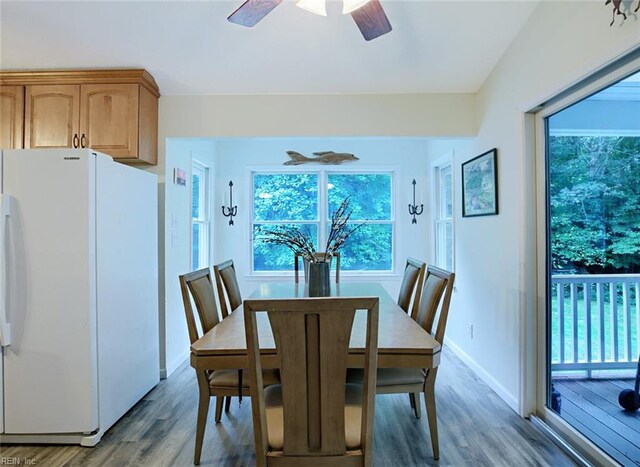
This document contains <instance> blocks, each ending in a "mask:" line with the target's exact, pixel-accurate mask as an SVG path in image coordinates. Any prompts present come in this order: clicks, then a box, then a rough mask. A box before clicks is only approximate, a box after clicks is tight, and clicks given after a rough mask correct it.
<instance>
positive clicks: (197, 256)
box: [191, 161, 209, 270]
mask: <svg viewBox="0 0 640 467" xmlns="http://www.w3.org/2000/svg"><path fill="white" fill-rule="evenodd" d="M191 174H192V175H191V181H192V190H193V191H192V195H191V240H192V243H191V266H192V269H194V270H195V269H201V268H204V267H207V266H208V265H209V202H208V200H209V169H208V168H207V167H205V166H204V165H202V164H200V163H199V162H196V161H194V162H193V166H192V169H191Z"/></svg>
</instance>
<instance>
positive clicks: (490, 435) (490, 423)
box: [0, 347, 574, 467]
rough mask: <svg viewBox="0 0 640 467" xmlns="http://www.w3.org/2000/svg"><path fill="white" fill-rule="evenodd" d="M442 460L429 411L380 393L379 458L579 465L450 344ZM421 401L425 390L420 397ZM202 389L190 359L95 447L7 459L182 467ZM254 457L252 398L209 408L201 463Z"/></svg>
mask: <svg viewBox="0 0 640 467" xmlns="http://www.w3.org/2000/svg"><path fill="white" fill-rule="evenodd" d="M436 399H437V409H438V432H439V438H440V460H439V461H434V460H433V457H432V456H433V453H432V451H431V442H430V437H429V428H428V425H427V417H426V413H425V411H424V410H423V415H422V418H421V419H416V418H415V416H414V415H413V412H412V409H411V407H410V405H409V400H408V398H407V396H406V395H404V394H398V395H380V396H378V397H377V398H376V407H375V427H374V430H375V431H374V438H375V439H374V466H376V467H382V466H389V467H412V466H421V467H423V466H439V467H449V466H451V467H454V466H456V467H459V466H467V465H468V466H474V467H475V466H491V467H493V466H505V467H511V466H514V465H518V466H554V467H555V466H571V465H574V464H573V463H572V462H571V461H570V460H569V459H568V458H567V457H566V456H565V455H564V454H563V453H562V451H560V449H558V448H557V447H556V446H555V444H553V443H552V442H551V441H550V440H549V439H548V438H547V437H545V436H544V435H543V434H541V433H540V432H539V431H537V430H536V429H535V428H534V427H533V425H531V423H529V422H528V421H527V420H524V419H522V418H520V417H519V416H518V415H517V414H516V413H515V412H513V410H511V408H509V407H508V406H507V404H505V402H504V401H502V400H501V399H500V398H499V397H498V395H497V394H495V393H494V392H493V391H492V390H491V389H490V388H489V387H488V386H487V385H486V384H484V383H483V382H482V381H481V380H480V379H478V378H477V377H476V375H475V374H474V373H473V372H472V371H471V370H469V368H468V367H466V366H465V365H464V363H463V362H462V361H461V360H459V359H458V358H457V357H455V355H454V354H453V353H452V352H451V351H450V350H449V349H448V348H446V347H445V348H444V349H443V356H442V364H441V367H440V370H439V374H438V380H437V382H436ZM419 400H420V403H421V404H422V405H423V409H424V398H420V399H419ZM197 404H198V390H197V383H196V379H195V375H194V373H193V370H192V369H191V368H190V367H189V366H188V363H185V364H184V365H183V366H181V367H180V368H179V369H178V370H177V371H176V372H175V373H174V374H173V375H172V376H171V377H170V378H169V379H168V380H164V381H161V382H160V384H158V386H156V388H154V389H153V390H152V391H151V392H150V393H149V394H147V395H146V396H145V397H144V398H143V400H142V401H140V402H139V403H138V404H137V405H136V406H135V407H133V408H132V409H131V410H130V411H129V412H128V413H127V414H126V415H125V416H124V417H123V418H122V419H121V420H119V421H118V423H116V424H115V425H114V426H113V427H112V428H111V430H109V431H108V432H107V433H106V434H105V436H104V437H103V439H102V441H101V442H100V443H99V444H98V445H97V446H96V447H94V448H84V447H80V446H22V445H17V446H12V445H5V446H0V456H1V457H10V458H12V457H16V458H21V459H33V460H36V462H37V465H39V466H47V467H59V466H65V467H70V466H87V467H94V466H95V467H97V466H100V467H102V466H106V467H111V466H113V467H128V466H143V467H145V466H151V467H157V466H158V467H164V466H166V467H182V466H191V465H193V449H194V440H195V426H196V410H197ZM254 464H255V455H254V445H253V427H252V424H251V401H250V399H249V398H244V399H243V402H242V405H240V406H239V405H238V400H237V398H234V399H233V403H232V407H231V411H230V412H229V413H227V414H225V415H224V416H223V419H222V423H218V424H216V423H214V421H213V410H211V411H210V414H209V419H208V421H207V428H206V432H205V437H204V445H203V449H202V459H201V465H203V466H215V467H226V466H230V467H236V466H252V465H254Z"/></svg>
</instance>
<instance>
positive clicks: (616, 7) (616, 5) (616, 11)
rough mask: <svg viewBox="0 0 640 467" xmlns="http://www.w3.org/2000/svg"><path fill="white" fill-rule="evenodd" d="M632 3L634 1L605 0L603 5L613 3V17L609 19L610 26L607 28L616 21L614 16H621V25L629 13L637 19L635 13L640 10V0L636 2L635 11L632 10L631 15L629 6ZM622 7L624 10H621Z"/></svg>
mask: <svg viewBox="0 0 640 467" xmlns="http://www.w3.org/2000/svg"><path fill="white" fill-rule="evenodd" d="M634 1H635V0H607V1H606V2H604V4H605V5H608V4H609V3H613V17H612V18H611V24H610V25H609V26H613V23H614V22H615V20H616V15H622V23H624V22H625V20H626V19H627V15H626V13H629V14H631V15H633V16H635V17H636V19H637V16H636V13H637V12H638V10H640V0H638V6H636V9H635V10H633V13H632V12H631V6H632V4H633V2H634ZM623 6H624V10H622V7H623ZM622 23H621V24H622Z"/></svg>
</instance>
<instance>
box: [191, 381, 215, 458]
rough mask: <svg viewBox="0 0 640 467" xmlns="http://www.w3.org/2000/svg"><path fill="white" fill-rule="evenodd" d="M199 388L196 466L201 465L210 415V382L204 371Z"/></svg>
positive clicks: (194, 455) (194, 456)
mask: <svg viewBox="0 0 640 467" xmlns="http://www.w3.org/2000/svg"><path fill="white" fill-rule="evenodd" d="M197 377H198V388H199V390H200V391H199V400H198V420H197V422H196V447H195V452H194V454H193V463H194V464H195V465H199V464H200V454H201V453H202V441H203V440H204V429H205V428H206V426H207V415H208V414H209V401H210V400H211V395H210V394H209V382H208V381H207V377H206V375H205V374H204V372H203V371H200V372H198V374H197Z"/></svg>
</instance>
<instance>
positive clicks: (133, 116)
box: [0, 70, 160, 165]
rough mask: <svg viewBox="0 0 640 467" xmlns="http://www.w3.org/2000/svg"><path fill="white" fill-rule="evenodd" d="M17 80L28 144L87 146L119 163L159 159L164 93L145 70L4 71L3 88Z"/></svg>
mask: <svg viewBox="0 0 640 467" xmlns="http://www.w3.org/2000/svg"><path fill="white" fill-rule="evenodd" d="M17 84H24V85H25V86H26V91H25V99H24V102H25V108H24V114H25V116H24V147H26V148H61V147H62V148H65V147H68V148H73V147H84V148H91V149H94V150H96V151H99V152H103V153H105V154H109V155H110V156H112V157H113V158H114V159H116V160H118V161H120V162H126V163H133V164H135V163H144V164H152V165H155V164H157V163H158V162H157V161H158V97H159V96H160V93H159V91H158V87H157V85H156V83H155V81H154V79H153V77H152V76H151V75H150V74H149V73H147V72H146V71H145V70H84V71H71V70H64V71H8V72H0V85H2V89H4V88H10V87H15V86H12V85H17ZM5 85H6V86H5ZM2 112H3V114H2V115H3V118H4V112H5V110H4V102H3V107H2ZM7 112H8V111H7ZM4 131H5V130H4V125H3V138H4ZM3 142H4V140H3Z"/></svg>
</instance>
